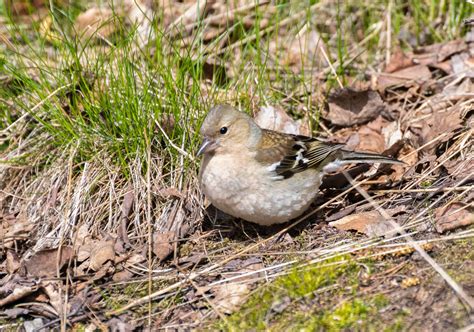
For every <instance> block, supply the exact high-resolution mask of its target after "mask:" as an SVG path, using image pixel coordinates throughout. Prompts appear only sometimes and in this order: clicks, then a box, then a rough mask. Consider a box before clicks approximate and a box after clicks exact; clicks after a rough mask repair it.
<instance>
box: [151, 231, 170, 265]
mask: <svg viewBox="0 0 474 332" xmlns="http://www.w3.org/2000/svg"><path fill="white" fill-rule="evenodd" d="M174 240H175V233H174V232H164V233H158V232H156V233H155V234H153V253H154V254H155V255H156V257H158V259H159V261H160V262H161V261H163V260H164V259H165V258H167V257H168V256H169V255H170V254H171V253H172V252H173V251H174V246H173V241H174Z"/></svg>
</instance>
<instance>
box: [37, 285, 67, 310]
mask: <svg viewBox="0 0 474 332" xmlns="http://www.w3.org/2000/svg"><path fill="white" fill-rule="evenodd" d="M60 287H61V284H60V282H57V281H48V282H45V283H44V284H43V290H44V292H45V293H46V295H47V296H48V298H49V304H51V306H52V307H53V308H54V309H55V310H56V312H57V313H58V314H61V313H62V311H63V310H66V312H69V307H70V304H68V305H67V306H65V303H63V300H62V296H61V292H60Z"/></svg>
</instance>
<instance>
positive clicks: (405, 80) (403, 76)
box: [375, 65, 432, 91]
mask: <svg viewBox="0 0 474 332" xmlns="http://www.w3.org/2000/svg"><path fill="white" fill-rule="evenodd" d="M431 77H432V75H431V71H430V70H429V69H428V66H426V65H415V66H411V67H408V68H404V69H401V70H398V71H396V72H393V73H380V74H377V76H376V81H375V87H376V88H377V90H379V91H385V89H387V88H389V87H391V86H395V85H406V86H410V85H414V84H417V85H421V84H423V83H424V82H426V81H428V80H429V79H431Z"/></svg>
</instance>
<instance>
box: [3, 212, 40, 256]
mask: <svg viewBox="0 0 474 332" xmlns="http://www.w3.org/2000/svg"><path fill="white" fill-rule="evenodd" d="M3 218H4V219H5V221H6V222H2V227H5V226H6V230H5V229H3V230H2V231H1V233H3V234H2V235H3V236H4V237H2V239H4V240H3V243H2V245H3V246H4V247H5V248H12V247H13V246H14V244H15V241H16V240H17V239H18V238H22V237H23V236H28V235H29V233H30V231H31V230H32V229H33V227H34V224H33V223H31V222H29V220H28V219H27V218H26V216H25V215H23V214H21V213H20V214H19V215H17V216H14V215H12V214H9V215H6V216H4V217H3Z"/></svg>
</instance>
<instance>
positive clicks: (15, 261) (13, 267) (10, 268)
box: [6, 250, 21, 274]
mask: <svg viewBox="0 0 474 332" xmlns="http://www.w3.org/2000/svg"><path fill="white" fill-rule="evenodd" d="M6 261H7V262H6V267H7V272H8V274H13V273H15V272H16V271H17V270H18V269H19V268H20V266H21V263H20V258H19V257H18V255H17V254H16V252H14V251H11V250H8V251H7V259H6Z"/></svg>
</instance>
